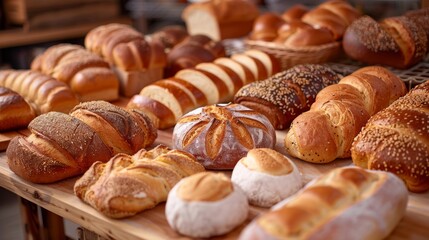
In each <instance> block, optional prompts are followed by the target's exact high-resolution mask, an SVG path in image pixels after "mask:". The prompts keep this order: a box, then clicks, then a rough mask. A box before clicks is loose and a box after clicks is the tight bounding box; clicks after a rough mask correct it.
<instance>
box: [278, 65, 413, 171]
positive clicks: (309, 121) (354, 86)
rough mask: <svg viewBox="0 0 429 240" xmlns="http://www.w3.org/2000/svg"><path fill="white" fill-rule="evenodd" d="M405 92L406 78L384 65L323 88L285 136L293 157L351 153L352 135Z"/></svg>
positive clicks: (327, 158) (319, 158) (322, 158)
mask: <svg viewBox="0 0 429 240" xmlns="http://www.w3.org/2000/svg"><path fill="white" fill-rule="evenodd" d="M405 93H406V88H405V84H404V82H403V81H402V80H401V79H399V78H398V77H397V76H395V75H394V74H392V73H391V72H390V71H389V70H387V69H385V68H382V67H376V66H371V67H365V68H362V69H359V70H357V71H355V72H354V73H352V74H351V75H348V76H346V77H344V78H342V79H341V80H340V82H339V83H338V84H334V85H331V86H329V87H326V88H324V89H323V90H322V91H320V92H319V93H318V94H317V97H316V101H315V102H314V103H313V105H311V108H310V110H309V111H307V112H304V113H302V114H301V115H299V116H298V117H297V118H295V119H294V120H293V122H292V124H291V127H290V129H289V132H288V133H287V135H286V138H285V147H286V150H287V151H288V152H289V153H290V154H291V155H292V156H294V157H298V158H300V159H302V160H305V161H308V162H313V163H327V162H331V161H333V160H335V159H336V158H347V157H350V148H351V145H352V142H353V139H354V138H355V137H356V135H357V134H358V133H359V132H360V130H361V128H362V127H363V126H364V125H365V123H366V122H367V121H368V119H369V118H370V116H372V115H374V114H375V113H377V112H378V111H380V110H382V109H384V108H386V107H387V106H389V105H390V104H391V103H392V102H393V101H395V100H396V99H398V98H399V97H400V96H402V95H404V94H405Z"/></svg>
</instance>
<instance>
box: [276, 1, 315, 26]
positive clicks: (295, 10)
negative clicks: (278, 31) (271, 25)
mask: <svg viewBox="0 0 429 240" xmlns="http://www.w3.org/2000/svg"><path fill="white" fill-rule="evenodd" d="M309 10H310V9H308V8H307V7H306V6H304V5H302V4H295V5H293V6H292V7H290V8H288V9H287V10H286V11H284V12H283V13H282V18H283V19H284V20H285V21H287V22H291V21H293V20H299V19H301V18H302V16H304V14H306V13H307V12H308V11H309Z"/></svg>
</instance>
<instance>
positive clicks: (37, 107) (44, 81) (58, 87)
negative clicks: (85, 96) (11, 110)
mask: <svg viewBox="0 0 429 240" xmlns="http://www.w3.org/2000/svg"><path fill="white" fill-rule="evenodd" d="M0 86H2V87H6V88H9V89H10V90H12V91H15V92H17V93H18V94H19V95H21V96H22V97H23V98H24V99H25V100H26V101H27V102H28V103H29V104H30V105H31V107H32V108H33V109H34V111H35V112H36V114H37V115H39V114H42V113H47V112H50V111H57V112H65V113H67V112H69V111H70V110H71V109H72V108H73V107H74V106H76V105H77V104H78V103H79V101H78V99H77V97H76V95H75V94H74V93H73V92H72V91H71V89H70V88H69V87H68V86H67V85H66V84H65V83H63V82H60V81H58V80H56V79H55V78H52V77H50V76H48V75H45V74H43V73H40V72H36V71H31V70H30V71H28V70H3V71H0Z"/></svg>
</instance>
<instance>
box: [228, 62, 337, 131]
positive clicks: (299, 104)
mask: <svg viewBox="0 0 429 240" xmlns="http://www.w3.org/2000/svg"><path fill="white" fill-rule="evenodd" d="M339 80H340V78H339V76H338V75H337V74H336V73H335V72H334V71H332V70H331V69H329V68H328V67H324V66H322V65H311V64H307V65H299V66H295V67H293V68H291V69H289V70H286V71H283V72H281V73H278V74H276V75H274V76H272V77H271V78H269V79H267V80H264V81H259V82H254V83H251V84H249V85H246V86H244V87H243V88H241V89H240V91H238V92H237V94H236V95H235V97H234V102H235V103H239V104H242V105H244V106H247V107H249V108H252V109H254V110H256V111H258V112H260V113H262V114H264V115H265V116H266V117H267V118H268V119H269V120H270V122H271V123H272V124H273V126H274V127H275V128H276V129H284V128H287V127H288V126H289V124H290V123H291V122H292V120H293V119H294V118H295V117H296V116H298V115H299V114H300V113H302V112H304V111H306V110H308V109H309V108H310V105H311V104H312V103H313V102H314V100H315V98H316V94H317V93H318V92H319V91H320V90H322V89H323V88H324V87H326V86H328V85H331V84H334V83H337V82H338V81H339Z"/></svg>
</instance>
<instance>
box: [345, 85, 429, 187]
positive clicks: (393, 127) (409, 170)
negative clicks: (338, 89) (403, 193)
mask: <svg viewBox="0 0 429 240" xmlns="http://www.w3.org/2000/svg"><path fill="white" fill-rule="evenodd" d="M351 155H352V159H353V163H354V164H355V165H357V166H360V167H363V168H368V169H373V170H384V171H389V172H393V173H395V174H396V175H398V176H399V177H400V178H402V179H403V180H404V182H405V183H406V184H407V186H408V189H409V190H410V191H413V192H424V191H427V190H429V81H427V82H425V83H422V84H420V85H418V86H417V87H415V88H414V89H412V90H411V91H410V92H409V93H408V94H407V95H405V96H404V97H402V98H399V99H398V100H396V101H395V102H393V103H392V105H390V106H389V107H387V108H386V109H384V110H382V111H380V112H379V113H377V114H376V115H374V116H372V117H371V119H370V120H369V121H368V123H367V124H366V126H365V127H364V128H363V129H362V131H361V132H360V133H359V135H358V136H357V137H356V138H355V140H354V142H353V145H352V149H351Z"/></svg>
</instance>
